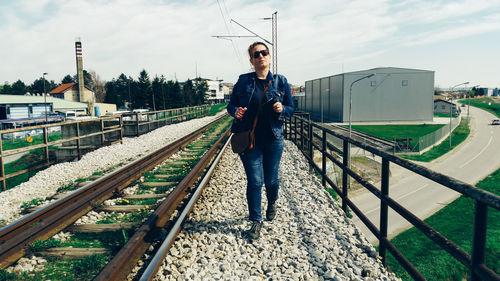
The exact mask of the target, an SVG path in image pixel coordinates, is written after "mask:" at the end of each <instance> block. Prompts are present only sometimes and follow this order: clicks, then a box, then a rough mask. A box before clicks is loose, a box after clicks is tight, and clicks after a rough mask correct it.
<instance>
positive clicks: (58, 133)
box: [0, 106, 210, 191]
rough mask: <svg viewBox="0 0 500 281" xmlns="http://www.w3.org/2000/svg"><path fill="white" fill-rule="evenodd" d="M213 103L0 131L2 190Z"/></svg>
mask: <svg viewBox="0 0 500 281" xmlns="http://www.w3.org/2000/svg"><path fill="white" fill-rule="evenodd" d="M209 108H210V106H197V107H187V108H176V109H169V110H162V111H153V112H143V113H126V114H121V115H110V116H103V117H101V118H89V119H81V120H74V121H66V122H62V123H51V124H45V125H38V126H31V127H23V128H17V129H9V130H2V131H0V181H1V183H2V190H4V191H5V190H6V189H7V187H12V186H15V185H17V184H18V183H20V182H22V181H24V180H26V179H27V178H28V177H29V176H31V175H32V174H34V173H35V172H36V171H38V170H40V169H42V168H46V167H48V166H50V165H52V164H55V163H58V162H62V161H70V160H73V159H80V158H81V157H82V156H83V154H85V153H87V152H89V151H92V150H94V149H97V148H99V147H102V146H106V145H110V144H114V143H117V142H121V141H122V139H123V137H129V136H130V137H133V136H139V135H141V134H144V133H147V132H149V131H152V130H154V129H157V128H159V127H161V126H165V125H168V124H171V123H175V122H180V121H184V120H189V119H192V118H198V117H201V116H206V115H207V114H208V112H209Z"/></svg>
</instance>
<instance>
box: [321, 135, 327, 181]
mask: <svg viewBox="0 0 500 281" xmlns="http://www.w3.org/2000/svg"><path fill="white" fill-rule="evenodd" d="M321 132H322V134H321V185H323V187H326V157H325V153H326V131H325V130H324V129H323V128H322V130H321Z"/></svg>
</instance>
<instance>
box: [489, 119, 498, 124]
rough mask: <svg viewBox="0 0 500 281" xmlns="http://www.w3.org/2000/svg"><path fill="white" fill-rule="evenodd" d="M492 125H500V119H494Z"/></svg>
mask: <svg viewBox="0 0 500 281" xmlns="http://www.w3.org/2000/svg"><path fill="white" fill-rule="evenodd" d="M491 125H500V119H493V120H492V121H491Z"/></svg>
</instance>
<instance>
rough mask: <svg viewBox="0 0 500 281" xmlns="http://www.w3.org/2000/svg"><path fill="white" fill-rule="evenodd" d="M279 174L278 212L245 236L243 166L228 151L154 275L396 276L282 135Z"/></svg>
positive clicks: (263, 277) (229, 277)
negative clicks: (253, 235)
mask: <svg viewBox="0 0 500 281" xmlns="http://www.w3.org/2000/svg"><path fill="white" fill-rule="evenodd" d="M279 177H280V182H281V188H280V199H279V200H278V215H277V217H276V218H275V220H273V221H272V222H268V221H265V222H264V226H263V228H262V232H261V237H260V239H259V240H258V241H255V242H250V241H248V240H246V239H245V238H243V236H242V231H244V230H246V229H247V228H248V226H249V221H248V220H247V207H246V199H245V189H246V180H245V176H244V170H243V166H242V164H241V162H240V160H239V159H238V157H237V156H236V155H235V154H233V153H232V152H230V151H229V152H226V153H225V155H224V156H223V160H222V161H221V162H220V164H219V166H218V168H217V170H216V172H215V175H214V177H213V178H212V179H211V181H210V183H209V185H208V186H207V188H206V190H205V191H204V194H203V195H202V197H201V198H200V200H199V201H198V203H197V204H196V205H195V207H194V209H193V212H192V213H191V215H190V216H189V217H188V218H187V220H186V221H185V224H184V226H183V231H181V233H180V235H179V237H178V238H177V241H176V242H175V244H174V245H173V246H172V248H171V249H170V251H169V255H168V256H167V257H166V260H165V262H164V264H163V265H162V267H161V269H160V272H159V274H158V276H157V278H156V280H337V281H339V280H399V279H398V278H397V277H395V276H394V275H393V274H392V273H389V272H387V270H386V269H385V268H384V267H383V265H382V263H381V261H380V259H379V258H377V252H376V250H375V249H374V248H373V246H371V244H370V243H369V242H368V240H367V239H366V238H365V237H364V235H363V234H362V233H361V232H360V230H359V229H358V228H357V227H356V226H355V225H354V224H353V222H352V220H351V219H349V218H347V216H346V215H345V214H344V213H343V211H342V210H341V208H340V207H339V206H338V205H337V202H336V201H334V200H333V199H332V198H331V197H330V195H329V194H328V193H327V192H326V191H325V190H324V189H323V188H322V187H321V184H320V182H319V181H318V179H317V178H316V176H315V175H314V174H313V173H311V172H310V171H309V164H308V163H307V161H306V159H305V158H304V157H303V155H302V154H301V153H300V151H299V150H298V149H297V148H296V147H295V146H294V145H293V144H292V143H291V142H288V141H286V142H285V151H284V154H283V159H282V162H281V167H280V171H279ZM266 204H267V202H266V198H265V196H264V195H263V202H262V209H263V210H265V208H266Z"/></svg>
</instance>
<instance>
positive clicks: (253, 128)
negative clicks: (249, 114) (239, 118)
mask: <svg viewBox="0 0 500 281" xmlns="http://www.w3.org/2000/svg"><path fill="white" fill-rule="evenodd" d="M269 85H271V80H269V82H268V83H267V86H266V88H264V92H262V96H260V102H259V107H258V108H257V114H255V119H254V120H253V126H252V132H251V133H252V135H253V132H254V131H255V126H257V120H259V114H260V110H261V106H262V101H263V100H264V96H265V95H266V92H267V88H269Z"/></svg>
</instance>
